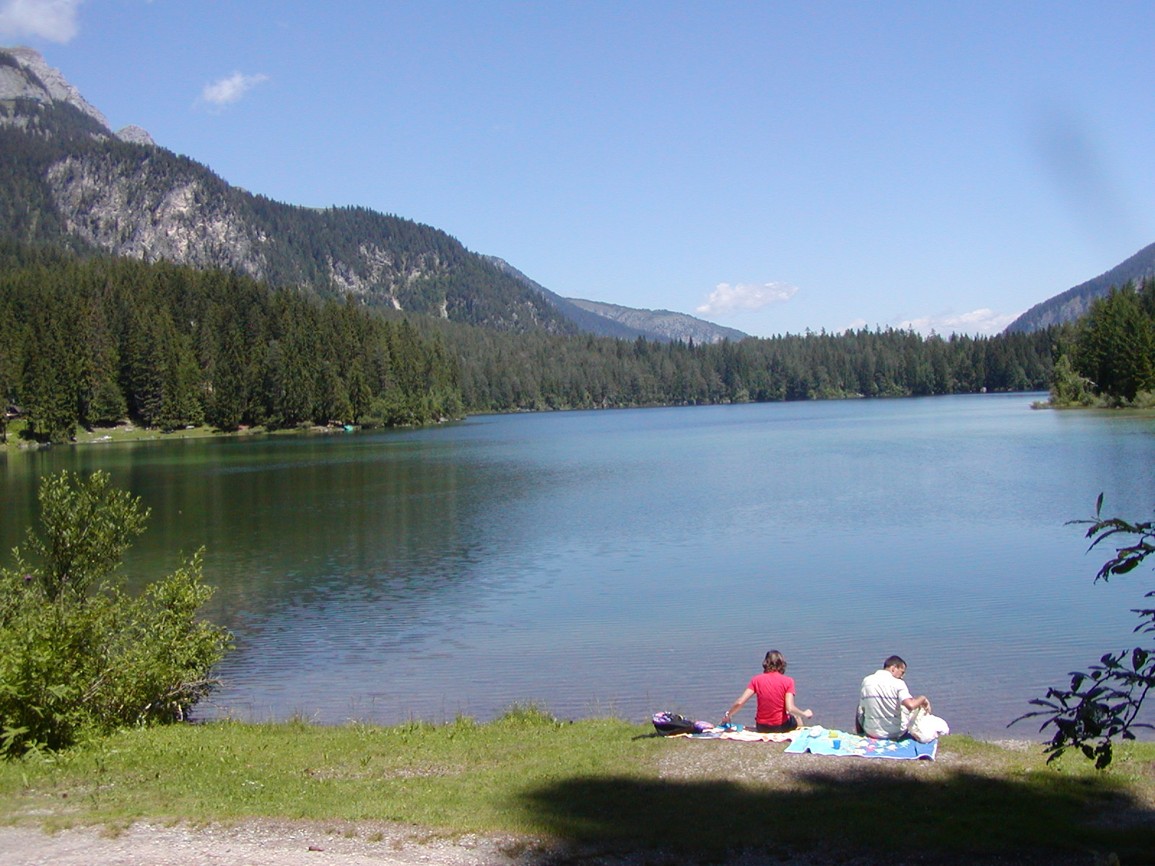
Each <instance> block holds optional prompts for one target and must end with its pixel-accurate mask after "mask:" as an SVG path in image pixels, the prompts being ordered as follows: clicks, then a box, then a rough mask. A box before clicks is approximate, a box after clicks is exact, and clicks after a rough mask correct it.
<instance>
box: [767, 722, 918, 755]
mask: <svg viewBox="0 0 1155 866" xmlns="http://www.w3.org/2000/svg"><path fill="white" fill-rule="evenodd" d="M802 732H803V735H802V736H799V737H797V738H796V739H795V740H794V742H792V743H791V744H790V745H789V746H787V747H786V751H787V752H788V753H791V754H796V755H798V754H804V753H806V752H810V754H812V755H834V756H835V757H839V758H844V757H856V758H890V759H892V760H896V761H917V760H922V761H933V760H934V757H935V755H936V754H938V740H933V741H932V742H929V743H920V742H918V741H917V740H911V739H902V740H876V739H874V738H873V737H860V736H858V735H857V734H848V733H845V732H844V731H828V730H826V729H824V728H803V729H802Z"/></svg>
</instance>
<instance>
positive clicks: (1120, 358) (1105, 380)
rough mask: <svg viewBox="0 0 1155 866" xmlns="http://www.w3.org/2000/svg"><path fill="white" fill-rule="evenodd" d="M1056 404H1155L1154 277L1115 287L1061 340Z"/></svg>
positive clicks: (1053, 391) (1054, 392)
mask: <svg viewBox="0 0 1155 866" xmlns="http://www.w3.org/2000/svg"><path fill="white" fill-rule="evenodd" d="M1057 355H1058V357H1057V360H1056V362H1055V375H1054V381H1053V383H1052V387H1051V402H1052V403H1053V404H1054V405H1057V406H1073V405H1092V404H1094V403H1097V402H1098V403H1102V404H1104V405H1109V406H1125V405H1137V404H1139V405H1147V404H1150V403H1152V402H1155V277H1148V278H1146V279H1144V280H1142V281H1141V282H1138V283H1136V282H1129V283H1126V284H1124V285H1122V286H1116V287H1114V288H1112V289H1111V290H1110V292H1109V293H1108V294H1107V295H1105V296H1104V297H1101V298H1098V299H1096V300H1095V301H1094V302H1092V304H1091V307H1090V309H1089V310H1088V311H1087V313H1086V315H1084V316H1083V317H1082V318H1081V319H1079V321H1078V322H1076V323H1075V324H1074V325H1071V326H1067V327H1066V328H1064V329H1063V330H1062V331H1061V333H1060V334H1059V339H1058V351H1057Z"/></svg>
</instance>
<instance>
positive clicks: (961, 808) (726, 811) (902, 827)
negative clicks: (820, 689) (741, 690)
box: [518, 759, 1155, 866]
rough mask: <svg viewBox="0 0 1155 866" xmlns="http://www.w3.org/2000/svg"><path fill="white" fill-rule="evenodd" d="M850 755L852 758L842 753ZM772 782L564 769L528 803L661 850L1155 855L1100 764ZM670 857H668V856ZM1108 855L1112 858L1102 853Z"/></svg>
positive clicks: (606, 845)
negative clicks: (1084, 771)
mask: <svg viewBox="0 0 1155 866" xmlns="http://www.w3.org/2000/svg"><path fill="white" fill-rule="evenodd" d="M841 760H846V759H841ZM791 779H792V781H791V787H790V788H789V789H786V790H769V789H767V788H764V787H759V786H758V785H757V784H754V785H746V784H739V783H735V782H728V781H713V780H711V781H705V780H700V781H685V780H679V781H661V780H639V779H634V778H605V777H602V778H596V777H591V778H585V779H566V780H563V781H559V782H557V783H556V784H551V785H547V786H543V787H539V788H537V789H535V790H532V791H530V792H528V793H527V794H525V795H524V797H523V798H522V799H521V801H520V802H519V803H518V807H520V808H521V809H523V810H524V812H525V814H526V816H527V818H528V819H530V820H531V821H532V822H533V823H535V824H537V825H538V826H539V827H540V829H541V831H542V832H545V833H548V834H550V835H551V836H553V837H554V838H557V839H559V840H562V841H563V842H565V843H569V844H571V845H574V846H579V847H581V848H592V849H595V850H600V851H617V852H622V851H628V850H639V849H643V850H651V851H657V850H661V851H665V852H668V853H669V854H670V855H672V859H671V860H670V862H686V860H685V858H687V857H696V858H698V859H700V860H704V861H711V860H715V861H721V860H725V859H726V858H727V857H728V856H731V855H733V854H734V853H735V852H742V851H745V852H747V853H749V852H762V854H763V855H764V859H760V860H759V861H758V862H774V861H775V859H777V858H786V857H788V856H794V855H797V854H799V853H809V854H823V855H825V856H829V857H831V858H834V860H835V861H837V862H859V863H860V862H863V859H859V858H865V859H873V858H878V862H884V863H889V864H894V863H908V862H909V863H975V862H988V863H990V862H998V863H1032V864H1041V863H1048V864H1050V863H1055V864H1059V863H1085V864H1091V863H1095V862H1096V858H1097V857H1103V856H1105V855H1107V854H1108V853H1110V852H1113V853H1116V854H1118V856H1119V858H1120V862H1121V863H1122V864H1124V866H1129V864H1132V863H1153V862H1155V814H1153V813H1152V812H1151V811H1149V810H1147V811H1145V810H1143V809H1142V808H1141V807H1140V806H1139V805H1138V804H1137V803H1135V802H1134V801H1133V799H1132V798H1131V797H1130V796H1129V795H1126V794H1122V793H1120V792H1119V791H1118V790H1117V788H1116V787H1114V786H1113V785H1111V784H1110V783H1109V782H1107V781H1105V780H1103V779H1100V778H1071V777H1063V776H1059V775H1058V774H1053V773H1034V774H1028V775H1026V776H1025V777H1024V778H1023V779H1022V780H1018V781H1016V780H1006V779H998V778H990V777H988V776H982V775H977V774H974V773H970V772H965V771H958V770H953V771H947V772H936V773H934V775H933V776H930V775H928V776H926V777H924V778H919V777H917V776H916V775H913V774H907V773H903V774H898V773H888V772H855V773H850V774H845V773H838V774H834V773H823V772H795V773H794V774H792V776H791ZM659 862H665V861H659ZM1100 862H1106V861H1105V860H1103V861H1100Z"/></svg>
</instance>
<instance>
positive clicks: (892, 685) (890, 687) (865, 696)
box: [855, 656, 930, 740]
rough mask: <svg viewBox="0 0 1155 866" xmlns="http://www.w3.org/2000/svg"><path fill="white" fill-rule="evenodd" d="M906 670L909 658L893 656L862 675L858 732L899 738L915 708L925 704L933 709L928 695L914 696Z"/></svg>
mask: <svg viewBox="0 0 1155 866" xmlns="http://www.w3.org/2000/svg"><path fill="white" fill-rule="evenodd" d="M905 674H906V662H904V661H903V660H902V659H901V658H899V657H898V656H891V657H890V658H888V659H887V660H886V661H884V662H883V663H882V669H881V670H877V671H875V672H874V673H872V674H871V675H870V676H868V677H866V678H865V679H863V681H862V691H861V693H860V694H859V697H858V712H857V713H856V717H855V727H856V728H857V730H858V733H859V734H865V735H866V736H868V737H877V738H878V739H887V740H897V739H898V738H899V737H901V736H903V735H904V734H906V727H907V725H908V724H909V723H910V714H911V713H912V712H913V711H914V710H916V709H918V708H919V707H924V708H925V709H926V711H927V712H928V713H929V712H930V700H929V699H928V698H927V696H926V695H919V696H918V697H917V698H915V697H911V694H910V689H909V688H907V685H906V681H905V680H903V676H904V675H905Z"/></svg>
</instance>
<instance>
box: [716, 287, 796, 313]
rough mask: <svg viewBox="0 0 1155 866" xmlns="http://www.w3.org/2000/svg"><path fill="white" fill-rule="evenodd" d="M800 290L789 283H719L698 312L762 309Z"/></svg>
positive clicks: (790, 296)
mask: <svg viewBox="0 0 1155 866" xmlns="http://www.w3.org/2000/svg"><path fill="white" fill-rule="evenodd" d="M797 292H798V287H797V286H792V285H790V284H789V283H739V284H738V285H736V286H732V285H730V284H729V283H718V285H716V286H715V287H714V291H712V292H710V297H708V298H707V299H706V303H704V304H702V306H700V307H698V309H697V312H699V313H705V314H707V315H710V314H718V313H730V312H733V311H734V310H760V309H762V307H765V306H767V305H769V304H777V303H782V302H784V301H788V300H790V299H791V298H792V297H794V295H795V294H797Z"/></svg>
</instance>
